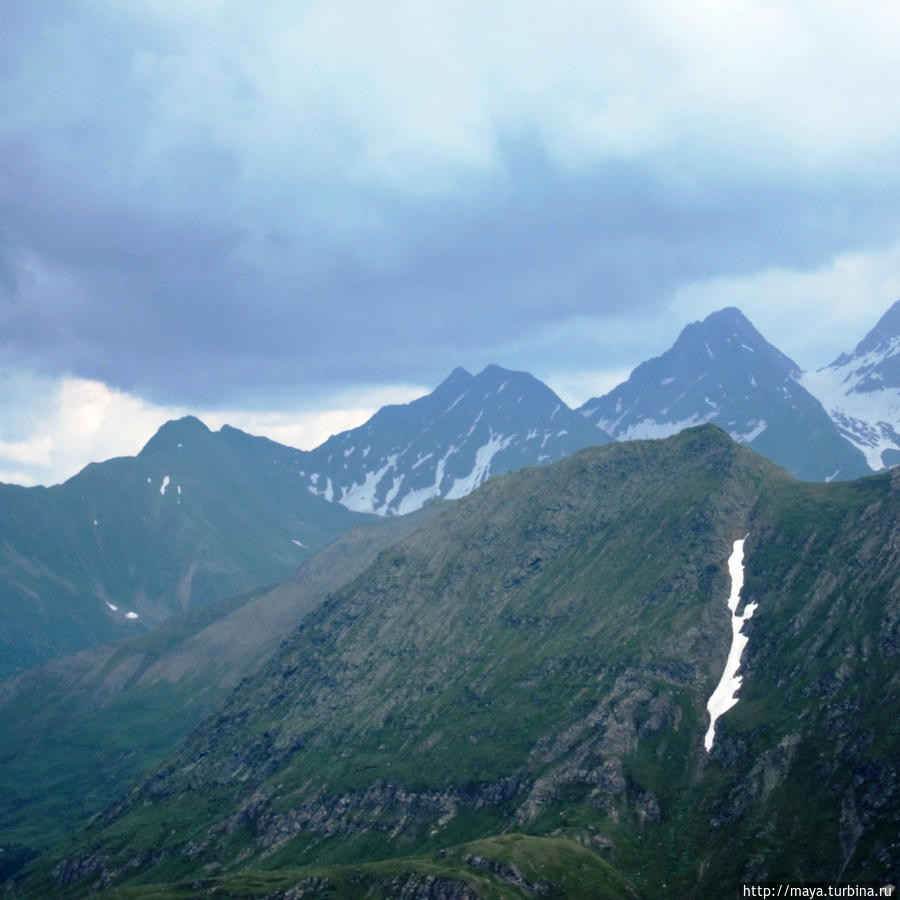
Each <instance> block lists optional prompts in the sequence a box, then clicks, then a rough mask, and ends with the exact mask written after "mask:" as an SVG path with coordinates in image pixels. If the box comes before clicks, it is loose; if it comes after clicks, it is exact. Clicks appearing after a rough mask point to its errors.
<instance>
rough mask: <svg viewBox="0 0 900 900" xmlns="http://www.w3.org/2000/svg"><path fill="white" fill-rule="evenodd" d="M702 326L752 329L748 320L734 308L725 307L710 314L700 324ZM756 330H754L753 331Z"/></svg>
mask: <svg viewBox="0 0 900 900" xmlns="http://www.w3.org/2000/svg"><path fill="white" fill-rule="evenodd" d="M702 324H704V325H727V326H729V327H731V328H753V325H752V324H751V322H750V320H749V319H748V318H747V317H746V316H745V315H744V314H743V313H742V312H741V311H740V310H739V309H738V308H737V307H736V306H726V307H725V308H724V309H717V310H716V311H715V312H711V313H710V314H709V315H708V316H707V317H706V318H705V319H704V320H703V322H702ZM753 330H754V331H755V330H756V329H755V328H754V329H753Z"/></svg>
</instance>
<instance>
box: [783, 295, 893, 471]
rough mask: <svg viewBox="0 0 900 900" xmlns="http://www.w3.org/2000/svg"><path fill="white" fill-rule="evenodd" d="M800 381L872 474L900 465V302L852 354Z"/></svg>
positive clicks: (811, 373)
mask: <svg viewBox="0 0 900 900" xmlns="http://www.w3.org/2000/svg"><path fill="white" fill-rule="evenodd" d="M800 380H801V383H802V384H803V386H804V387H805V388H806V389H807V390H808V391H809V392H810V393H811V394H813V396H815V397H816V398H817V399H818V400H819V401H820V402H821V404H822V406H823V407H824V408H825V409H826V410H827V412H828V414H829V415H830V416H831V418H832V420H833V421H834V423H835V425H836V426H837V428H838V430H839V431H840V433H841V434H842V435H843V436H844V437H845V438H846V439H847V440H848V441H849V442H850V443H852V444H853V445H854V446H856V447H858V448H859V449H860V450H861V451H862V452H863V453H864V454H865V456H866V461H867V462H868V464H869V466H870V467H871V468H872V469H873V470H875V471H878V470H880V469H882V468H885V467H888V466H894V465H897V463H900V300H898V301H897V302H896V303H895V304H894V305H893V306H892V307H891V308H890V309H889V310H888V311H887V312H886V313H885V314H884V315H883V316H882V317H881V319H879V321H878V323H877V324H876V325H875V327H874V328H873V329H872V330H871V331H870V332H869V333H868V334H867V335H866V336H865V337H864V338H863V339H862V340H861V341H860V342H859V344H857V346H856V348H855V349H854V350H853V351H852V352H851V353H842V354H841V355H840V356H839V357H838V358H837V359H836V360H835V361H834V362H832V363H831V364H830V365H828V366H825V367H824V368H822V369H819V370H818V371H816V372H807V373H805V374H804V375H803V376H802V378H801V379H800Z"/></svg>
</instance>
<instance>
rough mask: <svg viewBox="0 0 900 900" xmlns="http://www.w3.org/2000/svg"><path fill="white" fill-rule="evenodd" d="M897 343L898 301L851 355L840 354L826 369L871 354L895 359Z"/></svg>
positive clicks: (899, 326)
mask: <svg viewBox="0 0 900 900" xmlns="http://www.w3.org/2000/svg"><path fill="white" fill-rule="evenodd" d="M898 342H900V300H897V301H896V302H895V303H894V304H893V305H892V306H891V307H890V309H888V311H887V312H886V313H885V314H884V315H883V316H882V317H881V318H880V319H879V320H878V322H877V323H876V324H875V327H874V328H872V330H871V331H869V332H868V334H866V336H865V337H864V338H863V339H862V340H861V341H860V342H859V343H858V344H857V345H856V348H855V349H854V350H853V352H852V353H842V354H841V355H840V356H839V357H838V358H837V359H836V360H835V361H834V362H833V363H831V364H830V366H826V368H832V367H835V368H837V367H841V366H845V365H847V364H848V363H852V362H853V361H854V360H859V359H862V358H863V357H866V356H868V355H869V354H872V353H882V354H885V355H886V356H890V357H894V358H896V356H897V355H898V349H900V348H898Z"/></svg>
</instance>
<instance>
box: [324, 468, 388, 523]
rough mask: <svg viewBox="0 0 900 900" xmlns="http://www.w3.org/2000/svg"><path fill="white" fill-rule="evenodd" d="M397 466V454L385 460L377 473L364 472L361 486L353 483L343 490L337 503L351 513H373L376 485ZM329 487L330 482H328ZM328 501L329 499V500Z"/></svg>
mask: <svg viewBox="0 0 900 900" xmlns="http://www.w3.org/2000/svg"><path fill="white" fill-rule="evenodd" d="M396 465H397V454H396V453H394V454H393V455H392V456H389V457H388V458H387V462H386V463H385V464H384V465H383V466H382V467H381V468H380V469H378V470H377V471H371V472H366V474H365V476H364V477H363V481H362V483H361V484H356V483H355V482H354V483H353V484H351V485H350V487H349V488H344V489H343V490H342V493H341V499H340V500H339V501H338V502H339V503H340V504H341V505H342V506H346V507H347V509H351V510H353V512H367V513H374V512H375V492H376V491H377V490H378V484H379V482H380V481H381V479H382V478H383V477H384V475H385V473H386V472H387V470H388V469H395V468H396ZM328 483H329V485H330V484H331V482H330V481H329V482H328ZM329 499H330V498H329Z"/></svg>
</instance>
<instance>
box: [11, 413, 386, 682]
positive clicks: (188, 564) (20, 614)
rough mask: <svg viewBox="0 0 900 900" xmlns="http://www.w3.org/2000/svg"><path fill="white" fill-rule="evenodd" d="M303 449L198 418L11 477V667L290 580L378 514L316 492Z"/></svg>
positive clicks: (115, 636)
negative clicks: (34, 477) (27, 482)
mask: <svg viewBox="0 0 900 900" xmlns="http://www.w3.org/2000/svg"><path fill="white" fill-rule="evenodd" d="M297 458H299V451H295V450H291V449H290V448H288V447H283V446H281V445H279V444H275V443H273V442H271V441H267V440H265V439H264V438H253V437H251V436H249V435H245V434H243V433H242V432H238V431H235V430H234V429H227V428H226V429H223V430H222V431H220V432H217V433H212V432H210V431H209V430H208V429H207V428H206V426H205V425H203V424H202V423H201V422H199V421H198V420H197V419H192V418H190V417H189V418H186V419H182V420H179V421H177V422H169V423H168V424H166V425H164V426H163V427H162V428H161V429H160V430H159V432H158V433H157V434H156V435H155V436H154V438H153V439H152V440H151V441H150V442H149V443H148V444H147V446H146V447H145V448H144V449H143V450H142V451H141V453H140V454H139V455H138V456H136V457H123V458H119V459H112V460H108V461H107V462H104V463H94V464H91V465H89V466H87V468H85V469H84V470H83V471H81V472H80V473H79V474H78V475H76V476H74V477H73V478H70V479H69V480H68V481H67V482H65V483H64V484H61V485H56V486H54V487H51V488H43V487H40V488H21V487H16V486H12V485H0V510H2V516H0V675H8V674H12V673H14V672H16V671H20V670H21V669H23V668H25V667H27V666H31V665H35V664H37V663H39V662H42V661H44V660H46V659H50V658H53V657H54V656H59V655H62V654H64V653H70V652H74V651H77V650H80V649H83V648H85V647H89V646H93V645H95V644H98V643H101V642H104V641H110V640H114V639H116V638H119V637H123V636H126V635H132V634H135V633H137V632H140V631H143V630H145V629H146V628H147V627H153V626H155V625H158V624H160V623H161V622H162V621H164V620H165V619H166V618H168V617H169V616H170V615H172V614H174V613H177V612H182V611H184V610H185V609H188V608H189V607H194V606H198V605H202V604H204V603H209V602H212V601H213V600H216V599H219V598H222V597H225V596H228V595H230V594H235V593H240V592H242V591H246V590H250V589H252V588H254V587H257V586H259V585H261V584H266V583H271V582H273V581H277V580H281V579H283V578H287V577H289V576H290V575H291V573H292V572H293V571H294V569H295V568H296V567H297V566H298V565H299V564H300V563H301V562H302V561H303V560H304V559H306V558H307V557H308V556H309V555H310V554H311V553H312V552H314V551H315V550H317V549H319V548H321V547H323V546H324V545H325V544H327V543H328V542H329V541H331V540H332V539H333V538H334V537H336V536H337V535H338V534H340V533H341V532H342V531H344V530H345V529H346V528H348V527H350V526H351V525H353V524H358V523H361V522H363V521H367V519H368V517H366V516H362V515H360V514H356V513H351V512H350V511H348V510H346V509H344V508H343V507H342V506H340V505H338V504H332V503H327V502H326V501H325V500H323V499H322V498H321V497H314V496H313V495H312V494H310V493H309V491H308V490H307V489H306V487H305V486H304V485H303V484H302V483H301V481H300V479H299V477H298V476H297V474H296V471H295V464H296V459H297ZM166 478H168V482H166V481H165V479H166ZM111 607H117V608H116V609H112V608H111ZM128 611H133V612H135V613H136V614H137V616H138V618H137V619H129V618H127V617H126V613H127V612H128Z"/></svg>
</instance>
